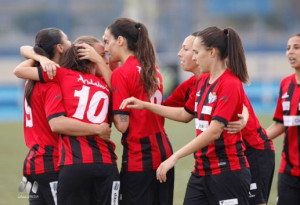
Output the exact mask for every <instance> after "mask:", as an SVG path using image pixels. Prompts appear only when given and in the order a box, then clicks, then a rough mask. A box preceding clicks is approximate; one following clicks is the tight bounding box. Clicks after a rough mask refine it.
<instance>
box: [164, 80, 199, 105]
mask: <svg viewBox="0 0 300 205" xmlns="http://www.w3.org/2000/svg"><path fill="white" fill-rule="evenodd" d="M196 82H197V77H196V76H195V75H193V76H192V77H190V78H189V79H187V80H186V81H184V82H183V83H181V84H180V85H179V86H178V87H177V88H176V89H175V90H174V92H173V93H172V94H171V95H170V96H169V97H168V98H167V99H166V100H165V102H164V105H165V106H170V107H184V105H185V103H186V102H187V101H188V99H189V95H190V92H191V89H193V87H194V86H195V83H196Z"/></svg>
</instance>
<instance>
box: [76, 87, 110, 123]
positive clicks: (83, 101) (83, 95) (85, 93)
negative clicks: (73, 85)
mask: <svg viewBox="0 0 300 205" xmlns="http://www.w3.org/2000/svg"><path fill="white" fill-rule="evenodd" d="M89 91H90V87H87V86H85V85H84V86H82V89H81V90H75V93H74V96H75V97H79V103H78V106H77V109H76V112H75V113H74V115H73V117H75V118H77V119H81V120H82V119H83V117H84V113H85V110H86V107H87V104H88V98H89ZM101 100H104V103H103V107H102V109H101V111H100V113H99V114H98V115H97V116H95V114H96V111H97V107H98V105H99V103H100V101H101ZM108 104H109V98H108V96H107V94H106V93H104V92H102V91H97V92H96V93H95V94H94V95H93V97H92V99H91V101H90V102H89V108H88V111H87V118H88V120H89V121H90V122H92V123H101V122H103V121H104V120H105V118H106V115H107V112H108Z"/></svg>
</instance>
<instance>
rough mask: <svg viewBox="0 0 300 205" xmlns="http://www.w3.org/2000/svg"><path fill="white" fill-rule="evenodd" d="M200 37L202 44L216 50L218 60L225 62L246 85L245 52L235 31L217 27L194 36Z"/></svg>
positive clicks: (209, 28) (247, 77)
mask: <svg viewBox="0 0 300 205" xmlns="http://www.w3.org/2000/svg"><path fill="white" fill-rule="evenodd" d="M196 36H197V37H201V39H202V42H203V44H204V45H205V46H206V47H207V48H208V49H210V48H216V49H217V50H218V51H219V55H220V58H221V59H222V60H226V58H228V61H227V66H228V68H229V69H230V70H231V72H232V73H233V74H234V75H235V76H236V77H238V78H239V79H240V80H241V81H242V82H243V83H247V82H248V79H249V76H248V71H247V65H246V58H245V51H244V48H243V44H242V41H241V39H240V37H239V35H238V34H237V32H236V31H235V30H233V29H232V28H226V29H224V30H222V29H220V28H218V27H208V28H206V29H204V30H202V31H199V32H198V33H197V34H196Z"/></svg>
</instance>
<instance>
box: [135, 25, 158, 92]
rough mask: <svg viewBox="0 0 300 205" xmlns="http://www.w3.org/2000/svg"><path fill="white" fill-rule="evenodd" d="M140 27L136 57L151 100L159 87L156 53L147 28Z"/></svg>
mask: <svg viewBox="0 0 300 205" xmlns="http://www.w3.org/2000/svg"><path fill="white" fill-rule="evenodd" d="M140 25H141V26H140V27H139V28H138V29H139V32H138V39H137V42H136V45H137V49H136V51H135V55H136V57H137V59H138V61H139V62H140V64H141V66H142V69H141V79H142V81H143V82H144V87H145V90H146V92H147V94H148V97H149V98H150V97H151V96H152V95H153V93H154V92H155V90H156V89H157V87H158V82H157V71H156V68H155V51H154V48H153V45H152V43H151V41H150V39H149V37H148V31H147V28H146V27H145V26H144V25H143V24H140Z"/></svg>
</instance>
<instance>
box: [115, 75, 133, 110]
mask: <svg viewBox="0 0 300 205" xmlns="http://www.w3.org/2000/svg"><path fill="white" fill-rule="evenodd" d="M128 83H129V82H128V81H127V80H126V77H125V76H124V75H123V74H122V73H121V72H120V70H115V71H114V72H113V74H112V76H111V86H112V104H113V106H112V108H113V114H123V115H129V112H130V110H129V109H128V108H125V109H122V110H120V109H119V107H120V105H121V103H122V102H123V100H125V99H126V98H129V97H131V95H130V90H129V88H128Z"/></svg>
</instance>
